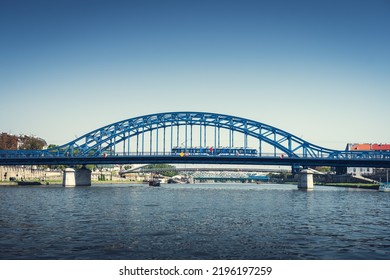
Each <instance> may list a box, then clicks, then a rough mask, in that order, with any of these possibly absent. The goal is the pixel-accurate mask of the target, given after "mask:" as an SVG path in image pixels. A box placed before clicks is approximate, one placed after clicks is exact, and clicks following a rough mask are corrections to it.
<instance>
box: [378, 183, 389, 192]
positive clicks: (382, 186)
mask: <svg viewBox="0 0 390 280" xmlns="http://www.w3.org/2000/svg"><path fill="white" fill-rule="evenodd" d="M378 191H380V192H390V184H389V183H383V184H380V185H379V189H378Z"/></svg>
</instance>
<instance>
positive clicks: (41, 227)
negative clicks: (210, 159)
mask: <svg viewBox="0 0 390 280" xmlns="http://www.w3.org/2000/svg"><path fill="white" fill-rule="evenodd" d="M389 202H390V196H389V195H388V194H387V193H379V192H376V191H370V190H368V191H364V190H356V189H353V190H351V189H344V188H333V187H318V186H316V187H315V190H314V191H311V192H305V191H299V190H297V188H296V186H291V185H255V184H197V185H163V186H162V187H160V188H152V187H147V186H145V185H131V186H130V185H109V186H108V185H107V186H94V187H90V188H62V187H54V186H51V187H47V186H45V187H0V213H1V215H0V252H1V254H0V258H1V259H389V258H390V257H389V256H390V255H389V254H390V208H389Z"/></svg>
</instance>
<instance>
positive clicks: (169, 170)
mask: <svg viewBox="0 0 390 280" xmlns="http://www.w3.org/2000/svg"><path fill="white" fill-rule="evenodd" d="M144 168H145V169H158V171H157V173H159V174H161V175H163V176H167V177H173V176H175V175H177V174H179V172H178V171H177V170H176V167H175V166H173V165H170V164H165V163H160V164H151V165H148V166H145V167H144ZM164 169H166V170H164Z"/></svg>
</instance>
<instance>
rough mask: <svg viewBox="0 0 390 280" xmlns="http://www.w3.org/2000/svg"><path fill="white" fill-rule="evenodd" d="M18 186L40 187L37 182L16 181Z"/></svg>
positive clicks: (39, 183)
mask: <svg viewBox="0 0 390 280" xmlns="http://www.w3.org/2000/svg"><path fill="white" fill-rule="evenodd" d="M18 185H19V186H39V185H42V183H41V182H37V181H18Z"/></svg>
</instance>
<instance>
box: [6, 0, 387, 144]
mask: <svg viewBox="0 0 390 280" xmlns="http://www.w3.org/2000/svg"><path fill="white" fill-rule="evenodd" d="M389 30H390V1H388V0H367V1H359V0H354V1H344V0H338V1H333V0H330V1H329V0H326V1H325V0H323V1H316V0H312V1H300V0H298V1H282V0H276V1H271V0H269V1H262V0H258V1H255V0H253V1H251V0H239V1H238V0H237V1H229V0H225V1H222V0H221V1H212V0H209V1H202V0H196V1H185V0H182V1H162V0H161V1H152V0H139V1H132V0H129V1H124V0H123V1H99V0H77V1H76V0H47V1H43V0H34V1H30V0H1V1H0V96H1V109H0V131H3V132H11V133H14V134H19V133H25V134H34V135H37V136H39V137H42V138H44V139H45V140H46V141H47V142H48V143H52V144H64V143H66V142H68V141H70V140H72V139H74V138H75V135H77V136H81V135H83V134H85V133H87V132H89V131H91V130H93V129H96V128H98V127H101V126H104V125H106V124H109V123H112V122H116V121H120V120H123V119H127V118H131V117H136V116H140V115H144V114H149V113H157V112H166V111H208V112H219V113H225V114H232V115H237V116H240V117H246V118H250V119H253V120H257V121H260V122H264V123H266V124H269V125H273V126H276V127H279V128H281V129H284V130H286V131H289V132H291V133H293V134H295V135H297V136H299V137H303V138H304V139H306V140H308V141H310V142H313V143H315V144H318V145H322V146H326V147H330V148H339V149H343V148H344V147H345V144H346V143H347V142H382V143H383V142H390V129H389V128H388V122H389V119H390V118H389V116H390V31H389Z"/></svg>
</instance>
